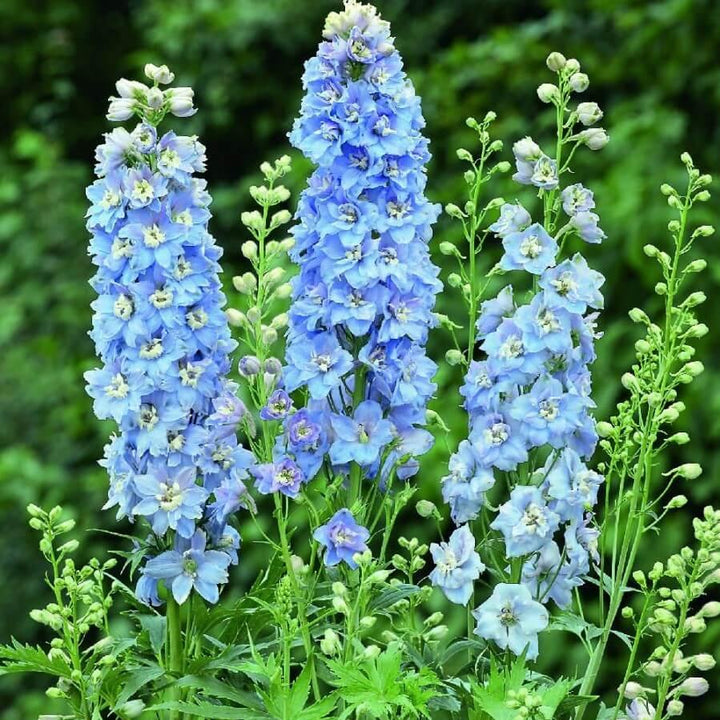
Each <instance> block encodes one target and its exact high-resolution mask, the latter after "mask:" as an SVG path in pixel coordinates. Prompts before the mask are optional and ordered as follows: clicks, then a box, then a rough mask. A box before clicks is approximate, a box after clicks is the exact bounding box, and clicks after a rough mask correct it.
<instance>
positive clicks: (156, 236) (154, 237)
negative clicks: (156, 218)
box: [142, 224, 165, 248]
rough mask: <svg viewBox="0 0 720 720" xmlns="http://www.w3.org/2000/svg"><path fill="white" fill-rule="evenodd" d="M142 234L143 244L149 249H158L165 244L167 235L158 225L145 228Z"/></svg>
mask: <svg viewBox="0 0 720 720" xmlns="http://www.w3.org/2000/svg"><path fill="white" fill-rule="evenodd" d="M142 234H143V242H144V243H145V245H146V246H147V247H149V248H156V247H158V246H159V245H162V244H163V243H164V242H165V233H164V232H163V231H162V230H161V229H160V228H159V227H158V225H157V224H154V225H151V226H150V227H147V228H143V231H142Z"/></svg>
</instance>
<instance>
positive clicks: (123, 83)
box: [115, 78, 150, 99]
mask: <svg viewBox="0 0 720 720" xmlns="http://www.w3.org/2000/svg"><path fill="white" fill-rule="evenodd" d="M115 89H116V90H117V94H118V95H119V96H120V97H121V98H123V99H128V98H130V99H136V98H144V97H145V95H146V93H147V91H148V90H149V89H150V88H149V87H148V86H147V85H145V83H141V82H138V81H137V80H127V79H126V78H120V80H118V81H117V82H116V83H115Z"/></svg>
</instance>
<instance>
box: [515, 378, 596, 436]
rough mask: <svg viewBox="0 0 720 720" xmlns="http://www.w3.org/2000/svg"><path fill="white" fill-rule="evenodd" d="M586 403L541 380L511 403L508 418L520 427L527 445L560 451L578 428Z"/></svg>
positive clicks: (551, 380) (555, 382)
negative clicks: (546, 446) (548, 447)
mask: <svg viewBox="0 0 720 720" xmlns="http://www.w3.org/2000/svg"><path fill="white" fill-rule="evenodd" d="M590 403H591V400H590V399H589V398H588V397H586V396H581V395H577V394H576V393H566V392H565V390H564V388H563V386H562V383H560V382H559V381H558V380H556V379H554V378H549V377H547V376H541V377H540V378H539V379H538V380H536V381H535V383H534V384H533V386H532V388H531V389H530V391H529V392H526V393H523V394H522V395H519V396H518V397H516V398H515V399H514V400H512V402H511V403H510V410H509V414H510V417H511V418H513V420H516V421H517V422H518V423H519V424H520V425H521V427H522V432H523V433H524V434H525V437H526V438H527V440H528V444H529V445H532V446H534V447H541V446H542V445H545V444H548V445H550V446H551V447H554V448H562V447H564V446H565V444H566V443H567V440H568V436H569V435H571V434H572V433H573V432H574V431H575V430H576V429H577V428H578V427H580V425H581V423H582V420H583V416H584V413H585V411H586V408H587V407H588V405H589V404H590Z"/></svg>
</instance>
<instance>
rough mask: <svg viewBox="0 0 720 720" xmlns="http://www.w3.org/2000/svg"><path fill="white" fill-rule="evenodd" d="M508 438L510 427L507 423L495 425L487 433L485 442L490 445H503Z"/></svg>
mask: <svg viewBox="0 0 720 720" xmlns="http://www.w3.org/2000/svg"><path fill="white" fill-rule="evenodd" d="M508 437H509V434H508V426H507V425H506V424H505V423H501V422H498V423H495V424H494V425H492V426H491V427H489V428H488V429H487V430H486V431H485V441H486V442H487V443H488V445H502V444H503V443H504V442H505V441H506V440H507V439H508Z"/></svg>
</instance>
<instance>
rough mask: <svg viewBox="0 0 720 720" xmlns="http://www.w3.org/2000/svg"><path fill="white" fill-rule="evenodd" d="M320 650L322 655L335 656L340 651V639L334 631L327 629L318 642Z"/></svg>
mask: <svg viewBox="0 0 720 720" xmlns="http://www.w3.org/2000/svg"><path fill="white" fill-rule="evenodd" d="M320 650H321V652H322V653H323V655H328V656H332V655H337V654H338V653H339V652H340V651H341V650H342V644H341V643H340V638H339V636H338V634H337V633H336V632H335V631H334V630H330V629H327V630H326V631H325V635H323V638H322V640H320Z"/></svg>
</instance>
